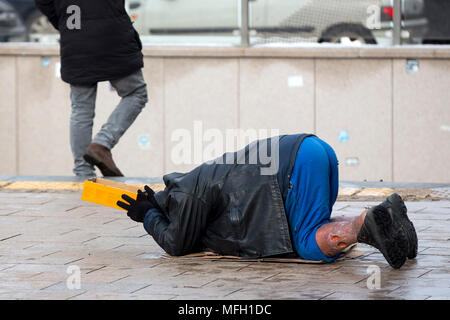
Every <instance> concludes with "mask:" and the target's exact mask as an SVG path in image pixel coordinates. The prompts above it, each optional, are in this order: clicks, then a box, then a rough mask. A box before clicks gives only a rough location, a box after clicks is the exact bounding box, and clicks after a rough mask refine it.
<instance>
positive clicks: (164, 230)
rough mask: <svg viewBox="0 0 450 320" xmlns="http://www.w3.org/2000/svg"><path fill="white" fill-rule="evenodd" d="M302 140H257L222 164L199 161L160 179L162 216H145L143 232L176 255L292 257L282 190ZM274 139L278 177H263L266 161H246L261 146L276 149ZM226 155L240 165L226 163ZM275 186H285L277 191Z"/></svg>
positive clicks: (155, 212)
mask: <svg viewBox="0 0 450 320" xmlns="http://www.w3.org/2000/svg"><path fill="white" fill-rule="evenodd" d="M307 136H309V135H306V134H301V135H288V136H281V137H275V138H272V139H267V140H266V139H264V140H259V141H258V142H255V143H252V144H250V145H249V146H247V147H245V148H244V149H243V150H241V151H238V152H236V153H228V154H225V155H223V156H222V157H220V158H218V159H221V160H222V161H221V164H218V161H216V162H213V163H204V164H202V165H200V166H199V167H197V168H195V169H194V170H192V171H191V172H188V173H184V174H182V173H172V174H168V175H165V176H164V177H163V179H164V183H165V184H166V188H165V190H164V191H161V192H158V193H156V195H155V198H156V200H157V202H158V204H159V205H160V207H161V210H162V211H163V212H160V211H159V210H157V209H152V212H150V213H148V214H147V215H146V219H145V221H144V227H145V229H146V230H147V232H148V233H149V234H150V235H152V236H153V238H154V239H155V241H156V242H157V243H158V244H159V245H160V246H161V247H162V248H163V249H164V250H165V251H166V252H167V253H169V254H170V255H175V256H178V255H185V254H188V253H192V252H197V251H201V250H203V249H204V248H208V249H212V250H213V251H215V252H218V253H220V254H223V255H234V256H242V257H248V258H258V257H267V256H274V255H281V254H288V253H293V246H292V242H291V236H290V229H289V226H288V221H287V217H286V212H285V207H284V199H283V195H282V192H281V190H287V189H288V188H289V176H290V174H291V172H292V169H293V166H294V163H295V158H296V154H297V150H298V148H299V147H300V144H301V143H302V141H303V139H304V138H305V137H307ZM277 139H278V140H277ZM273 141H275V143H274V144H271V143H268V142H273ZM276 141H279V150H280V159H279V162H280V164H279V167H280V170H278V172H282V175H281V176H280V175H277V173H275V174H271V175H263V174H261V168H267V167H268V165H265V164H264V163H267V161H266V162H264V161H260V160H261V159H260V158H259V157H258V163H257V164H251V163H255V162H254V161H253V162H250V161H249V160H248V159H254V158H252V157H253V155H256V154H259V152H260V150H261V146H269V150H275V149H273V147H272V148H270V146H275V145H276ZM264 150H265V149H264ZM262 154H271V151H270V152H269V153H264V152H262ZM226 157H230V158H231V159H240V161H236V160H235V161H234V164H227V163H230V162H227V161H225V160H224V159H226ZM243 159H246V160H247V161H243ZM284 175H286V177H285V178H284ZM279 183H281V184H283V185H284V184H287V185H288V186H284V187H283V188H280V185H279Z"/></svg>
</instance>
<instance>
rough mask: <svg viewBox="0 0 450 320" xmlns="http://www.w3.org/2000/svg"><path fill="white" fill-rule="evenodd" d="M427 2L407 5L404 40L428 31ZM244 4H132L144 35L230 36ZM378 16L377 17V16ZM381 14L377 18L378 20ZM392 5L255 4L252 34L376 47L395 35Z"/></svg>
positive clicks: (182, 0)
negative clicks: (368, 44)
mask: <svg viewBox="0 0 450 320" xmlns="http://www.w3.org/2000/svg"><path fill="white" fill-rule="evenodd" d="M423 2H424V0H403V4H402V7H403V9H402V11H403V18H404V22H403V26H404V29H405V31H406V32H404V33H403V35H404V37H405V38H406V39H405V40H406V41H408V40H411V41H412V40H413V39H416V38H420V37H422V36H423V34H424V33H425V32H426V26H427V19H426V18H425V17H424V16H423ZM238 3H239V1H235V0H214V1H210V0H170V1H168V0H129V1H128V11H129V13H130V15H131V16H132V17H133V18H134V20H135V27H136V28H137V29H138V31H139V32H140V33H141V35H170V34H177V35H186V34H211V33H214V34H218V33H219V34H227V33H228V34H230V33H232V32H234V31H236V30H238V29H239V14H238V12H239V10H238V9H239V7H238ZM374 15H375V16H374ZM376 15H378V16H376ZM392 18H393V0H250V28H251V30H252V32H253V34H255V33H256V34H257V35H259V36H260V37H263V38H267V37H273V36H282V37H291V38H310V39H313V40H315V41H318V42H340V41H341V39H342V38H349V39H350V40H353V41H360V42H363V43H376V42H377V38H382V37H386V36H389V35H392V28H393V24H392Z"/></svg>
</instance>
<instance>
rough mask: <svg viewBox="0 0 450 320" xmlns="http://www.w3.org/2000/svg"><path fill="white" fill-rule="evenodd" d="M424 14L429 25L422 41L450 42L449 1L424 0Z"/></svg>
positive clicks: (427, 42)
mask: <svg viewBox="0 0 450 320" xmlns="http://www.w3.org/2000/svg"><path fill="white" fill-rule="evenodd" d="M425 16H426V17H427V18H428V21H429V27H428V32H427V33H426V35H425V37H424V41H423V43H424V44H450V1H449V0H426V2H425Z"/></svg>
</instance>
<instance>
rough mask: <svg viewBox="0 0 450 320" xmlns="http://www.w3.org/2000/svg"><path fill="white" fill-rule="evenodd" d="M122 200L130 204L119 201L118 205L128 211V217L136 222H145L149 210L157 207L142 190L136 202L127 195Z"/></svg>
mask: <svg viewBox="0 0 450 320" xmlns="http://www.w3.org/2000/svg"><path fill="white" fill-rule="evenodd" d="M122 199H123V200H125V201H127V202H128V203H125V202H122V201H117V205H118V206H119V207H121V208H122V209H125V210H127V211H128V213H127V216H129V217H130V218H131V220H133V221H136V222H144V218H145V215H146V214H147V212H148V210H150V209H152V208H154V207H155V206H154V205H153V204H152V202H150V200H148V199H147V197H146V196H145V195H144V193H143V192H142V191H141V190H139V191H138V196H137V199H136V200H134V199H133V198H131V197H129V196H128V195H126V194H123V195H122Z"/></svg>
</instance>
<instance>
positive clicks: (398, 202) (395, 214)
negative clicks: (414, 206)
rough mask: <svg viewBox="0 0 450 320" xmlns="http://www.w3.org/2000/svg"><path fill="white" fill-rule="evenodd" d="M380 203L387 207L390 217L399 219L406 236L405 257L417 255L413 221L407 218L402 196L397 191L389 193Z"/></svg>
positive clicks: (412, 257) (411, 257)
mask: <svg viewBox="0 0 450 320" xmlns="http://www.w3.org/2000/svg"><path fill="white" fill-rule="evenodd" d="M381 205H382V206H383V207H385V208H386V209H387V211H388V212H389V213H390V215H391V217H392V219H394V220H397V221H399V223H400V225H401V226H402V228H403V231H404V232H405V233H406V237H407V238H408V252H407V257H408V258H409V259H414V258H415V257H416V256H417V248H418V241H417V233H416V229H415V228H414V225H413V223H412V222H411V220H409V218H408V214H407V212H408V209H407V208H406V205H405V203H404V202H403V199H402V197H400V195H398V194H397V193H394V194H391V195H390V196H389V197H388V198H387V199H386V200H385V201H384V202H383V203H382V204H381Z"/></svg>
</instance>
